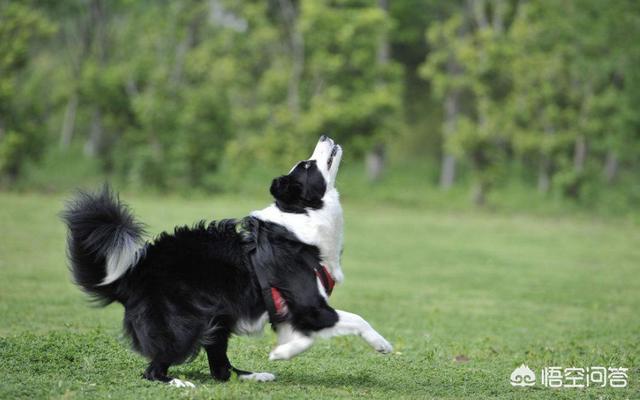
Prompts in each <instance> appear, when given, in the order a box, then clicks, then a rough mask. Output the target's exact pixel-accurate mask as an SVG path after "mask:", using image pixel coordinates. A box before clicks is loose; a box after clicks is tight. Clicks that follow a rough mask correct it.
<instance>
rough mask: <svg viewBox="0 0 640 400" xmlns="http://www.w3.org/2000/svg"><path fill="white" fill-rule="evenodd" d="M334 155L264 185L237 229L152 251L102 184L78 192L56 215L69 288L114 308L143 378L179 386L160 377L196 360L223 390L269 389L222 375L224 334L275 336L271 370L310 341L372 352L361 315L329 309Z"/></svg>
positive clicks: (204, 231)
mask: <svg viewBox="0 0 640 400" xmlns="http://www.w3.org/2000/svg"><path fill="white" fill-rule="evenodd" d="M342 151H343V150H342V147H341V146H340V145H338V144H336V143H334V141H333V140H332V139H330V138H328V137H326V136H322V137H321V138H320V140H319V141H318V143H317V145H316V147H315V149H314V151H313V154H312V155H311V157H310V158H309V159H307V160H303V161H300V162H298V163H296V164H295V165H294V166H293V168H292V169H291V170H290V171H289V173H288V174H287V175H283V176H280V177H278V178H275V179H274V180H273V181H272V183H271V188H270V192H271V194H272V196H273V198H274V202H273V203H272V204H271V205H269V206H268V207H266V208H264V209H262V210H258V211H254V212H252V213H250V214H249V216H247V217H245V218H243V219H241V220H233V219H225V220H220V221H214V222H211V223H209V224H208V225H207V224H206V223H205V222H204V221H201V222H200V223H197V224H195V225H194V226H191V227H188V226H181V227H176V228H175V231H174V232H173V234H169V233H167V232H163V233H161V234H160V235H159V236H157V238H156V239H155V240H153V241H151V242H145V241H144V240H143V239H142V237H143V235H144V228H143V225H142V224H141V223H139V222H138V221H137V220H136V219H135V218H134V216H133V214H132V212H131V211H130V209H129V208H128V207H127V206H126V205H125V204H123V203H121V202H120V200H119V198H118V196H117V195H115V194H114V193H113V192H112V191H111V190H110V189H109V187H108V186H105V188H104V189H103V190H102V191H101V192H99V193H96V194H90V193H86V192H79V193H78V194H77V196H76V197H75V198H73V199H72V200H70V201H69V202H68V203H67V205H66V208H65V210H64V211H63V213H62V218H63V220H64V222H65V223H66V225H67V228H68V237H67V247H68V249H67V253H68V256H69V259H70V270H71V273H72V276H73V279H74V281H75V283H76V284H77V285H79V286H80V287H81V288H82V289H83V290H84V291H85V292H87V293H88V294H89V295H90V296H92V297H93V299H94V300H96V301H97V302H98V304H100V305H103V306H104V305H107V304H110V303H112V302H118V303H121V304H122V305H123V306H124V324H123V325H124V332H125V334H126V336H127V337H128V338H129V339H130V341H131V345H132V347H133V349H134V350H135V351H137V352H138V353H140V354H141V355H143V356H144V357H146V358H147V359H148V360H149V365H148V367H147V369H146V370H145V371H144V374H143V377H144V378H146V379H148V380H151V381H160V382H165V383H169V384H171V385H174V386H178V387H192V386H194V385H193V384H192V383H190V382H187V381H183V380H179V379H176V378H172V377H171V376H169V375H168V369H169V367H170V366H172V365H177V364H180V363H183V362H185V361H188V360H190V359H192V358H194V357H195V356H196V355H197V354H198V352H199V351H200V349H201V348H204V349H205V351H206V353H207V358H208V362H209V368H210V373H211V376H212V377H213V379H215V380H217V381H227V380H229V378H230V377H231V375H232V374H233V373H235V374H236V375H237V376H238V377H239V379H243V380H254V381H271V380H274V379H275V376H274V375H273V374H271V373H268V372H249V371H244V370H240V369H237V368H235V367H234V366H232V364H231V362H230V361H229V358H228V357H227V344H228V341H229V338H230V336H231V335H232V334H238V335H249V334H256V333H260V332H262V331H263V330H264V327H265V325H266V324H267V321H270V322H271V325H272V327H273V329H274V330H275V331H276V333H277V346H276V347H275V348H274V349H273V350H272V351H271V352H270V354H269V359H270V360H288V359H291V358H292V357H294V356H296V355H298V354H300V353H302V352H303V351H305V350H307V349H308V348H310V347H311V345H312V344H313V343H314V341H315V340H316V338H329V337H333V336H339V335H359V336H361V337H362V338H363V339H364V340H365V341H366V342H367V343H368V344H369V345H371V346H372V347H373V348H374V349H375V350H377V351H378V352H381V353H390V352H391V351H392V346H391V345H390V344H389V342H388V341H387V340H386V339H385V338H384V337H382V336H381V335H380V334H379V333H378V332H376V331H375V330H374V329H373V328H372V327H371V325H370V324H369V323H367V322H366V321H365V320H364V319H363V318H362V317H360V316H358V315H356V314H352V313H349V312H346V311H340V310H335V309H333V308H332V307H331V306H329V304H328V302H327V301H328V297H329V295H330V294H331V290H332V289H333V285H334V284H335V283H340V282H342V280H343V277H344V276H343V273H342V268H341V265H340V256H341V253H342V243H343V231H342V229H343V216H342V207H341V205H340V200H339V194H338V191H337V189H336V187H335V183H336V176H337V173H338V168H339V166H340V161H341V159H342Z"/></svg>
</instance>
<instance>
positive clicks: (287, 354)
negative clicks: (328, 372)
mask: <svg viewBox="0 0 640 400" xmlns="http://www.w3.org/2000/svg"><path fill="white" fill-rule="evenodd" d="M277 332H278V346H276V348H275V349H273V350H272V351H271V353H269V360H271V361H275V360H289V359H291V358H293V357H295V356H297V355H298V354H300V353H302V352H303V351H305V350H307V349H308V348H309V347H311V345H312V344H313V340H314V339H313V338H312V337H310V336H307V335H305V334H304V333H302V332H299V331H297V330H295V329H294V328H293V326H291V324H289V323H286V322H285V323H282V324H280V325H278V327H277Z"/></svg>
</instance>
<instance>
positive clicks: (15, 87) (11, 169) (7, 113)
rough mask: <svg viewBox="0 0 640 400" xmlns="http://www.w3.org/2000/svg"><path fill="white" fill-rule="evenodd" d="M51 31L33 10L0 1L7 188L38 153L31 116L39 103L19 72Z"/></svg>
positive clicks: (1, 150)
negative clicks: (28, 161) (38, 44)
mask: <svg viewBox="0 0 640 400" xmlns="http://www.w3.org/2000/svg"><path fill="white" fill-rule="evenodd" d="M53 30H54V26H53V24H51V23H50V21H48V20H47V18H46V17H45V16H44V15H43V14H42V13H40V12H39V11H38V10H36V9H35V8H32V7H30V6H28V5H26V4H21V3H16V2H10V1H0V183H1V181H2V180H4V181H6V182H7V183H8V184H9V185H11V184H12V183H13V182H15V180H16V179H17V178H18V176H19V174H20V171H21V169H22V167H23V166H24V163H25V162H26V161H27V160H29V159H33V158H34V157H37V156H38V155H39V154H40V153H41V152H42V149H43V146H44V138H43V135H42V132H41V130H40V128H41V126H42V125H41V124H42V121H41V120H40V118H37V117H36V118H34V117H33V116H31V113H32V112H33V111H41V110H38V107H39V105H41V104H42V103H41V102H39V101H38V99H34V98H33V97H32V96H34V95H35V94H34V93H33V92H32V91H31V90H28V89H27V87H26V85H27V84H28V82H27V79H26V78H25V77H23V76H22V73H23V72H25V71H26V70H27V69H28V68H29V66H30V63H31V62H32V61H33V58H32V54H31V52H32V49H33V47H34V46H35V45H36V44H37V42H38V41H39V40H42V39H43V38H45V37H46V36H48V35H50V34H51V33H53ZM36 115H37V114H36Z"/></svg>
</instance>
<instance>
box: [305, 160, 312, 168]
mask: <svg viewBox="0 0 640 400" xmlns="http://www.w3.org/2000/svg"><path fill="white" fill-rule="evenodd" d="M310 166H311V162H310V161H307V162H305V163H304V169H309V167H310Z"/></svg>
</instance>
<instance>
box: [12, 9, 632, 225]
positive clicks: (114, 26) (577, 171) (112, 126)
mask: <svg viewBox="0 0 640 400" xmlns="http://www.w3.org/2000/svg"><path fill="white" fill-rule="evenodd" d="M639 40H640V4H639V3H638V2H636V1H632V0H616V1H610V2H603V1H600V0H569V1H562V2H558V1H555V0H536V1H516V0H468V1H436V0H255V1H251V0H242V1H229V0H206V1H205V0H188V1H180V2H168V1H131V0H111V1H104V0H65V1H49V0H26V1H21V2H16V1H8V0H1V1H0V188H4V189H5V190H12V189H13V190H16V189H19V190H41V191H42V190H44V191H60V190H67V189H69V188H71V187H74V186H77V185H78V184H83V183H84V184H95V183H97V182H100V181H102V180H104V179H105V177H107V178H108V179H110V180H112V181H115V182H117V183H118V186H119V187H129V188H130V189H133V190H136V191H139V190H153V191H158V190H159V191H165V192H167V191H176V190H178V191H180V192H182V193H185V192H189V193H192V192H194V191H199V192H204V193H210V192H225V191H233V192H235V193H237V192H238V191H241V190H246V188H248V187H253V186H252V184H251V183H248V182H247V181H254V182H260V184H261V185H263V187H264V181H263V180H262V179H263V177H264V176H265V175H266V176H273V175H274V174H276V173H277V172H278V171H281V170H282V169H283V168H286V167H288V166H289V165H290V164H291V163H292V161H293V160H297V159H300V158H302V157H303V156H304V155H305V154H307V153H308V152H309V148H310V145H311V144H312V143H314V142H315V140H317V137H318V136H319V135H321V134H328V135H330V136H332V137H335V138H336V139H337V140H338V141H339V142H341V143H343V144H344V145H345V147H346V149H347V153H346V160H345V162H346V167H347V168H349V169H351V172H350V175H351V177H352V178H353V179H351V180H350V181H349V185H350V186H353V187H355V188H356V190H354V193H366V194H367V197H368V194H369V193H380V194H381V195H382V197H380V198H381V199H385V200H397V201H404V200H406V199H407V198H408V197H409V198H411V199H412V201H414V202H421V201H422V200H421V199H423V197H424V196H423V193H424V191H425V190H426V189H429V190H433V191H440V192H442V194H439V195H437V196H440V197H442V198H444V199H445V201H443V202H444V203H449V202H454V203H462V202H469V200H472V201H473V203H475V204H477V205H484V204H489V205H490V206H493V207H498V208H500V207H504V206H505V204H508V205H509V207H512V206H513V207H516V208H518V209H530V208H534V209H535V208H539V207H538V206H536V205H534V204H532V203H536V204H539V201H538V200H540V201H542V203H543V204H553V205H557V204H563V205H562V206H561V207H568V208H572V207H573V206H574V205H578V206H579V207H580V208H583V209H589V210H591V209H597V210H600V211H602V210H604V211H605V213H607V214H625V215H627V214H629V213H633V211H634V209H635V207H633V206H634V205H635V204H637V202H638V201H640V184H639V173H640V162H639V161H640V160H639V154H640V140H639V139H640V118H639V117H638V114H637V113H636V112H635V109H636V108H637V107H635V105H636V104H638V102H639V100H640V90H639V88H640V72H638V71H640V70H638V68H637V67H636V66H637V65H638V63H639V62H640V48H639V47H638V46H637V43H638V41H639ZM364 166H366V168H365V167H364ZM398 177H402V178H400V179H404V181H405V184H403V185H402V187H403V190H401V191H399V190H396V186H394V181H395V180H396V178H398ZM407 182H411V184H406V183H407ZM380 187H382V188H383V189H380ZM536 193H538V195H536ZM536 196H537V197H536ZM531 198H534V199H536V201H535V202H533V201H528V199H531ZM423 203H427V204H428V200H427V201H426V202H423ZM552 208H553V207H552Z"/></svg>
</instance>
